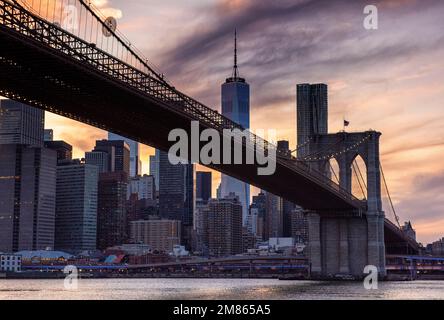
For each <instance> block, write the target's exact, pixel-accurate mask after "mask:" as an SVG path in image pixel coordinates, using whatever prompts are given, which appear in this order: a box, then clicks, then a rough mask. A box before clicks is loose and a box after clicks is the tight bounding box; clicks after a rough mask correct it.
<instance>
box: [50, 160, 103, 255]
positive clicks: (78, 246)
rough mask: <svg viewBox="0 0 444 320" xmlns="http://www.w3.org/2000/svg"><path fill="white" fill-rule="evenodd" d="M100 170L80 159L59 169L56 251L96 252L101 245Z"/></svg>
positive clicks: (60, 166)
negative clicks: (99, 225) (98, 229)
mask: <svg viewBox="0 0 444 320" xmlns="http://www.w3.org/2000/svg"><path fill="white" fill-rule="evenodd" d="M98 179H99V169H98V167H96V166H94V165H90V164H85V163H82V162H81V161H80V160H78V159H76V160H72V161H70V162H68V161H63V162H59V165H58V166H57V192H56V195H57V197H56V200H57V201H56V228H55V248H56V249H57V250H62V251H68V252H73V253H76V252H79V251H82V250H95V249H96V242H97V196H98V191H97V188H98Z"/></svg>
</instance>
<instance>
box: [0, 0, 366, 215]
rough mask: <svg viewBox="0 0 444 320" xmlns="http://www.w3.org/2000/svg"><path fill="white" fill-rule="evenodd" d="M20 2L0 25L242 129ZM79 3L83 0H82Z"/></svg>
mask: <svg viewBox="0 0 444 320" xmlns="http://www.w3.org/2000/svg"><path fill="white" fill-rule="evenodd" d="M20 2H22V3H23V2H24V1H12V0H0V25H1V26H3V27H7V28H9V29H11V30H14V31H16V32H18V33H20V34H21V35H24V36H26V37H27V38H29V39H30V40H32V41H37V42H39V43H40V44H44V45H45V46H47V47H48V48H50V49H54V50H56V51H57V52H58V53H59V54H60V53H62V54H64V55H67V56H69V57H70V58H72V59H75V60H77V61H79V62H80V63H84V64H86V65H88V66H92V67H93V68H95V69H96V70H98V71H100V72H102V73H104V74H106V75H107V76H109V77H111V78H112V79H114V80H116V79H117V80H119V81H121V82H123V83H125V84H127V85H129V86H131V87H132V88H134V89H137V90H139V91H141V92H143V93H145V94H147V95H148V96H149V97H150V98H151V99H153V98H154V99H157V100H158V101H159V102H161V103H162V104H163V105H164V106H165V107H167V108H170V109H172V110H174V111H175V112H179V113H181V114H183V115H184V116H186V117H188V118H189V119H190V120H197V121H199V122H201V123H203V124H205V125H206V126H207V127H211V128H214V129H216V130H218V131H219V132H222V130H223V129H231V130H233V129H239V130H245V129H244V128H243V127H242V126H240V125H239V124H237V123H235V122H233V121H231V120H230V119H228V118H226V117H224V116H222V115H221V114H220V113H219V112H217V111H215V110H213V109H211V108H208V107H206V106H205V105H203V104H201V103H200V102H198V101H196V100H194V99H193V98H191V97H189V96H187V95H185V94H183V93H181V92H179V91H177V90H176V89H175V88H174V87H173V86H171V85H170V84H168V83H167V82H166V81H165V80H163V79H162V78H161V77H159V76H158V74H157V73H155V72H153V71H151V70H152V69H151V68H149V69H147V68H145V71H143V70H140V69H138V68H136V67H135V66H134V65H131V64H129V63H128V62H125V61H123V60H121V59H118V58H116V57H115V56H113V55H112V54H110V53H109V52H106V51H104V50H103V49H101V48H99V47H98V46H97V44H96V43H92V42H88V41H85V40H84V39H82V38H80V37H79V36H78V35H75V34H72V33H70V32H68V31H66V30H64V29H63V28H62V27H61V26H59V25H58V24H56V23H52V22H49V21H47V20H46V19H44V18H42V17H40V16H39V15H37V14H35V13H32V12H31V11H30V10H29V9H26V8H25V6H23V5H21V4H20ZM81 3H84V2H83V1H81ZM85 34H86V32H85ZM144 67H145V66H144ZM142 69H143V68H142ZM146 70H149V72H146ZM245 131H246V132H247V133H248V139H249V141H250V143H245V144H246V145H253V146H255V147H256V149H259V150H261V151H263V152H267V150H268V149H269V148H273V149H275V150H276V153H277V157H276V158H275V159H273V160H275V161H277V162H279V163H280V164H282V165H284V166H286V167H288V168H290V169H292V170H295V171H296V172H298V173H300V174H301V175H303V176H305V177H306V178H307V179H309V180H311V181H315V182H317V183H319V184H321V185H323V186H324V187H325V188H328V189H330V190H331V191H332V192H334V193H335V194H337V195H338V196H339V197H341V198H342V199H344V200H346V201H348V202H349V203H351V204H353V205H354V206H355V207H357V208H361V207H362V206H363V205H362V202H361V201H360V200H359V199H357V198H355V197H354V196H353V195H352V194H350V193H349V192H348V191H346V190H345V189H342V188H341V187H340V186H339V185H338V184H337V183H335V182H334V181H332V180H331V179H329V178H328V177H326V176H325V175H324V174H322V173H321V172H319V171H316V170H314V169H313V168H310V166H308V165H307V164H306V163H304V162H303V161H298V159H297V158H295V157H293V156H291V155H289V154H288V152H286V151H282V150H279V149H277V148H276V146H275V145H274V144H272V143H270V142H268V141H266V140H264V139H262V138H260V137H258V136H256V135H255V134H253V133H252V132H250V131H248V130H245ZM270 156H271V155H270Z"/></svg>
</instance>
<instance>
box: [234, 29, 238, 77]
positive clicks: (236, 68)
mask: <svg viewBox="0 0 444 320" xmlns="http://www.w3.org/2000/svg"><path fill="white" fill-rule="evenodd" d="M233 78H235V79H238V78H239V70H238V67H237V29H234V67H233Z"/></svg>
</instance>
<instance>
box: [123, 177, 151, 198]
mask: <svg viewBox="0 0 444 320" xmlns="http://www.w3.org/2000/svg"><path fill="white" fill-rule="evenodd" d="M131 194H137V199H139V200H140V199H148V200H155V199H156V196H155V195H156V190H155V188H154V177H153V176H149V175H146V174H145V175H143V176H138V177H133V178H130V179H129V182H128V196H127V199H129V198H130V195H131Z"/></svg>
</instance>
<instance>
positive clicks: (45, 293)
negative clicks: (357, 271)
mask: <svg viewBox="0 0 444 320" xmlns="http://www.w3.org/2000/svg"><path fill="white" fill-rule="evenodd" d="M6 299H77V300H78V299H81V300H84V299H91V300H94V299H99V300H100V299H131V300H139V299H144V300H147V299H148V300H149V299H199V300H200V299H217V300H227V299H239V300H242V299H254V300H256V299H259V300H284V299H287V300H306V299H444V281H411V282H410V281H403V282H380V283H379V285H378V289H374V290H366V289H365V288H364V285H363V283H361V282H326V281H280V280H269V279H80V280H79V282H78V287H77V290H68V289H66V288H65V286H64V280H57V279H54V280H0V300H6Z"/></svg>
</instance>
